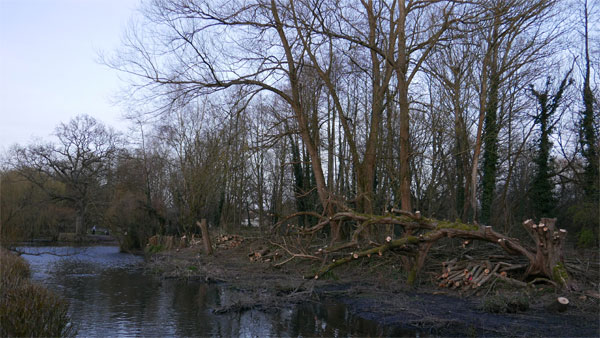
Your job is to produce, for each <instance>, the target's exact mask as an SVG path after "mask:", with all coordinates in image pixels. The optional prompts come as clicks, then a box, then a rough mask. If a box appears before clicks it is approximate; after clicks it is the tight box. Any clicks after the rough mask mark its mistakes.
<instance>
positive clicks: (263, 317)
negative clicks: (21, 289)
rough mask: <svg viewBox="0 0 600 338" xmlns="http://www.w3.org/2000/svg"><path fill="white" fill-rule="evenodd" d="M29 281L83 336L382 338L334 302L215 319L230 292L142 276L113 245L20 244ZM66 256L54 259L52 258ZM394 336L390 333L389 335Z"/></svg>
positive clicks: (137, 262)
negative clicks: (63, 306)
mask: <svg viewBox="0 0 600 338" xmlns="http://www.w3.org/2000/svg"><path fill="white" fill-rule="evenodd" d="M20 249H21V250H24V251H28V252H38V253H41V252H52V253H54V254H55V255H49V254H41V255H37V256H32V255H23V257H24V258H25V259H27V261H29V263H30V265H31V270H32V278H33V280H36V281H39V282H41V283H43V284H45V285H47V286H48V287H49V288H50V289H52V290H55V291H57V292H58V293H59V294H60V295H62V296H63V297H65V298H66V299H68V300H69V302H70V314H71V318H72V320H73V323H74V325H75V326H76V327H77V328H78V334H79V336H82V337H116V336H118V337H131V336H145V337H149V336H152V337H172V336H195V337H197V336H213V337H282V336H283V337H289V336H291V337H297V336H303V337H307V336H335V337H346V336H382V335H383V336H387V335H390V334H391V335H394V333H393V332H391V331H390V329H386V328H382V327H380V326H378V325H377V324H376V323H375V322H373V321H369V320H365V319H362V318H359V317H355V316H351V315H350V314H349V313H348V311H347V309H346V307H345V306H344V305H342V304H337V303H306V304H301V305H285V304H282V305H281V308H280V309H273V311H266V312H264V311H258V310H249V311H244V312H241V313H231V312H229V313H225V314H216V313H214V312H213V311H214V310H215V309H218V308H220V307H221V306H223V305H224V304H232V303H235V297H236V295H239V293H236V291H234V290H233V289H232V288H229V287H226V286H222V285H214V284H205V283H200V282H186V281H180V280H172V279H169V280H161V279H159V278H157V277H154V276H152V275H149V274H144V272H143V265H142V263H143V258H141V257H139V256H135V255H131V254H126V253H121V252H119V248H118V247H115V246H93V247H24V248H20ZM56 254H57V255H65V254H69V255H68V256H57V255H56ZM396 334H397V333H396Z"/></svg>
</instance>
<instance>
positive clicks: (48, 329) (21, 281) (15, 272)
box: [0, 248, 76, 337]
mask: <svg viewBox="0 0 600 338" xmlns="http://www.w3.org/2000/svg"><path fill="white" fill-rule="evenodd" d="M0 266H1V273H0V324H1V325H0V336H2V337H59V336H60V337H70V336H74V335H75V333H76V331H75V330H74V328H73V327H72V326H71V323H70V318H69V316H68V314H67V311H68V308H69V304H68V303H67V302H66V301H64V300H63V299H62V298H60V297H59V296H57V295H56V294H54V293H53V292H51V291H49V290H48V289H46V288H45V287H43V286H41V285H38V284H35V283H33V282H32V281H31V280H30V270H29V265H28V264H27V262H26V261H25V260H24V259H23V258H21V257H19V256H17V255H15V254H13V253H11V252H9V251H8V250H6V249H4V248H0Z"/></svg>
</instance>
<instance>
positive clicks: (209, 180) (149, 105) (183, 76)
mask: <svg viewBox="0 0 600 338" xmlns="http://www.w3.org/2000/svg"><path fill="white" fill-rule="evenodd" d="M599 18H600V6H598V3H597V2H594V1H586V0H583V1H570V0H500V1H496V0H473V1H458V0H455V1H452V0H444V1H443V0H434V1H420V0H411V1H398V0H348V1H346V0H296V1H279V0H233V1H220V0H219V1H215V0H206V1H204V0H151V1H147V2H145V3H144V4H143V5H142V8H141V9H140V15H139V17H138V18H137V20H134V21H132V24H131V25H130V27H129V28H128V30H127V31H126V32H125V33H124V35H123V42H122V46H121V47H120V48H119V49H118V50H117V51H114V52H109V53H106V54H103V55H102V60H103V63H104V64H105V65H106V66H107V67H110V68H113V69H116V70H119V71H120V72H121V74H122V76H123V79H124V80H125V81H126V83H127V84H126V85H125V86H124V88H123V90H122V92H121V93H120V94H119V96H120V99H121V103H122V104H123V105H124V106H125V107H126V108H127V111H128V113H127V118H128V120H129V122H130V124H129V126H130V129H129V131H128V132H127V133H118V132H116V131H115V130H114V129H113V128H111V127H110V126H106V125H104V124H103V123H102V122H101V121H99V120H98V119H96V118H94V117H92V116H90V115H80V116H77V117H75V118H73V119H72V120H70V121H66V122H64V123H62V124H60V125H59V126H57V127H56V132H55V138H54V140H52V141H36V142H32V143H31V144H27V145H15V146H13V147H12V148H11V149H10V150H9V151H8V152H6V153H5V154H3V155H2V156H3V161H2V168H1V172H0V174H1V186H0V189H1V200H0V202H1V222H2V226H1V231H2V233H1V238H2V240H3V241H15V240H26V239H35V238H54V239H56V237H57V236H58V234H59V233H61V232H74V233H77V234H79V235H82V234H84V233H86V232H88V231H89V230H90V229H91V227H92V226H94V225H97V226H98V227H102V228H106V229H110V231H111V233H112V234H114V235H115V236H117V237H118V238H119V240H120V242H121V246H122V247H123V248H127V249H132V248H144V247H145V246H146V244H147V243H148V240H149V238H151V237H152V236H155V235H163V236H166V235H174V236H180V237H181V236H184V235H188V236H190V235H191V234H198V233H199V231H200V230H199V228H198V227H197V226H196V223H197V222H198V221H199V220H201V219H206V220H207V221H208V225H209V228H210V229H211V231H213V230H214V229H220V231H224V232H229V233H235V232H236V231H238V230H239V229H242V228H247V227H253V228H258V229H261V233H262V234H263V235H264V236H265V237H268V236H273V238H277V237H278V236H279V237H278V238H285V236H298V238H302V241H304V242H305V243H311V242H316V241H319V243H323V244H320V247H319V249H318V250H317V251H315V252H311V251H306V250H305V251H294V250H292V248H291V247H289V246H286V244H285V243H287V242H285V241H283V242H281V241H280V242H277V243H278V245H280V246H282V247H285V248H286V252H287V255H288V256H290V258H308V259H317V260H319V259H322V257H324V256H326V255H328V254H333V253H338V252H344V253H345V255H346V256H345V258H343V259H338V260H335V259H334V260H333V261H331V259H329V260H328V263H327V264H323V265H322V268H321V270H319V271H317V273H316V274H315V276H314V278H319V277H320V275H322V274H325V273H326V272H328V271H329V270H330V269H333V268H334V267H336V266H337V265H340V264H343V263H345V262H346V261H350V260H352V259H358V258H360V257H367V256H368V257H370V256H371V255H377V254H378V255H382V254H383V253H385V252H386V251H397V252H400V253H403V252H404V253H407V254H406V255H405V256H402V258H401V261H402V266H403V268H404V269H405V270H406V271H407V272H410V273H413V274H416V273H418V271H419V270H420V269H421V268H422V265H423V263H424V260H425V257H426V256H427V253H428V252H429V250H430V248H431V247H432V246H433V245H434V244H436V243H438V242H440V241H441V240H443V239H445V238H449V237H452V238H460V239H461V241H463V240H464V241H465V242H466V243H467V244H468V242H469V241H474V240H477V241H484V242H489V243H492V244H494V245H497V246H499V247H500V248H501V249H503V250H504V251H505V252H507V253H509V254H516V255H521V256H523V257H525V258H526V260H527V262H528V264H527V268H526V270H525V276H527V277H531V278H533V277H536V276H538V277H543V278H547V279H549V280H552V281H553V282H554V283H556V284H558V285H561V286H565V287H569V285H570V282H569V281H568V276H567V275H566V273H565V272H564V268H563V265H562V264H563V263H562V261H563V253H562V250H563V248H564V247H565V246H569V247H577V248H591V247H595V246H597V245H598V235H599V230H600V215H599V201H600V184H599V176H600V172H599V170H600V169H599V163H600V159H599V151H600V141H599V129H600V114H599V111H600V102H599V101H598V100H599V98H600V72H599V70H600V26H599V25H598V22H600V20H599ZM306 247H309V244H307V246H306ZM348 253H350V255H347V254H348ZM461 271H462V269H461ZM488 272H489V271H488ZM488 272H486V274H487V273H488ZM410 273H409V276H410ZM409 280H410V278H409Z"/></svg>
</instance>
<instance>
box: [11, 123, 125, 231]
mask: <svg viewBox="0 0 600 338" xmlns="http://www.w3.org/2000/svg"><path fill="white" fill-rule="evenodd" d="M55 135H56V137H57V139H58V142H57V143H47V144H38V145H31V146H29V147H18V148H16V149H15V151H14V154H13V155H14V162H15V163H14V165H15V168H17V170H18V171H19V173H20V174H21V175H22V176H23V177H25V178H26V179H28V180H29V181H31V182H32V183H34V184H36V185H37V186H38V187H40V188H42V189H43V190H44V191H45V192H46V193H47V194H48V195H49V196H50V197H51V198H53V199H55V200H64V201H67V202H68V203H70V204H71V205H72V206H73V207H74V208H75V210H76V218H75V232H76V233H77V234H78V235H81V234H83V232H84V230H85V226H86V222H85V217H86V212H87V211H88V207H89V206H90V204H91V203H92V202H93V201H94V200H95V199H96V196H95V195H94V189H95V188H96V187H98V186H101V185H103V184H105V183H106V177H105V174H106V173H107V170H108V168H109V167H110V166H111V164H112V163H111V161H112V160H113V159H114V157H115V156H116V155H117V151H118V144H119V136H118V134H117V133H116V132H115V131H113V130H112V129H110V128H107V127H105V126H104V125H103V124H102V123H101V122H99V121H97V120H96V119H94V118H93V117H91V116H88V115H80V116H77V117H75V118H74V119H72V120H71V121H69V122H68V123H61V124H60V125H59V126H58V127H57V128H56V132H55ZM50 180H54V181H58V182H61V183H63V184H64V185H65V189H60V188H57V187H56V185H52V184H48V183H49V181H50Z"/></svg>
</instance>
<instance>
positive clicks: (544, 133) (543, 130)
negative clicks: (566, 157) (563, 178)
mask: <svg viewBox="0 0 600 338" xmlns="http://www.w3.org/2000/svg"><path fill="white" fill-rule="evenodd" d="M570 75H571V71H569V72H568V73H567V74H566V75H565V77H564V78H563V79H562V81H561V82H560V85H559V86H558V88H557V89H556V92H555V93H554V94H551V90H552V79H551V78H550V77H548V79H547V80H546V87H545V88H544V90H543V91H538V90H536V89H535V86H534V85H531V87H530V90H531V93H532V95H533V96H534V97H535V99H536V100H537V104H538V108H539V110H538V112H537V114H536V115H535V117H534V123H535V124H536V125H538V126H539V131H540V134H539V135H540V136H539V139H538V141H537V147H538V149H537V154H536V157H535V159H534V162H535V168H536V169H535V176H534V178H533V181H532V184H531V188H530V198H531V201H532V202H533V203H532V207H533V209H532V211H533V213H534V215H532V216H534V217H538V218H539V217H550V216H552V214H553V212H554V209H555V206H556V199H555V196H554V193H553V191H552V190H553V188H554V184H553V183H552V177H553V175H554V174H553V172H552V165H551V163H552V157H551V156H550V150H552V141H551V140H550V135H552V131H553V129H554V127H555V126H556V123H557V122H558V120H559V119H560V117H556V112H557V110H558V107H559V106H560V104H561V102H562V101H563V97H564V92H565V90H566V89H567V87H568V86H569V85H570V84H571V83H572V79H570Z"/></svg>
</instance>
